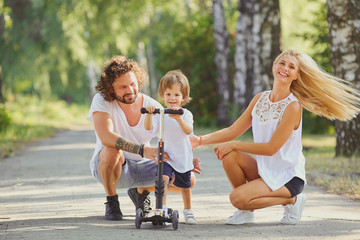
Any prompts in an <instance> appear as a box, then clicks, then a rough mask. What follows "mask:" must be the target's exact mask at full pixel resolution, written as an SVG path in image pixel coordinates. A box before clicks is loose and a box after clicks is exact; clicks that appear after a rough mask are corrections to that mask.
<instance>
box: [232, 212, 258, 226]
mask: <svg viewBox="0 0 360 240" xmlns="http://www.w3.org/2000/svg"><path fill="white" fill-rule="evenodd" d="M254 222H255V214H254V212H251V211H248V210H237V211H236V212H235V213H234V215H232V216H231V217H229V218H228V219H226V220H225V224H230V225H240V224H246V223H254Z"/></svg>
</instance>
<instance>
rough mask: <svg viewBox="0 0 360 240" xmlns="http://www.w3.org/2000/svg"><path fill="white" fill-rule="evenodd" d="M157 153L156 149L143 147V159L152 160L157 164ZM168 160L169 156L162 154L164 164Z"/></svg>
mask: <svg viewBox="0 0 360 240" xmlns="http://www.w3.org/2000/svg"><path fill="white" fill-rule="evenodd" d="M158 151H159V149H158V148H157V147H144V157H145V158H148V159H151V160H153V161H154V162H156V163H158V159H157V157H158ZM169 160H170V157H169V155H168V154H167V153H166V152H164V162H167V161H169Z"/></svg>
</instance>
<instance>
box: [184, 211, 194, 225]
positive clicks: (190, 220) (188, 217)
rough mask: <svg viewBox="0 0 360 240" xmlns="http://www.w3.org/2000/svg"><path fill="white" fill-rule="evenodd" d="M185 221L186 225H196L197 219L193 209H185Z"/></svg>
mask: <svg viewBox="0 0 360 240" xmlns="http://www.w3.org/2000/svg"><path fill="white" fill-rule="evenodd" d="M183 213H184V219H185V223H186V224H196V219H195V215H194V213H193V211H192V210H191V209H184V212H183Z"/></svg>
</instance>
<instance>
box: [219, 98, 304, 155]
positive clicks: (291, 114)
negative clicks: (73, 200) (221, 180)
mask: <svg viewBox="0 0 360 240" xmlns="http://www.w3.org/2000/svg"><path fill="white" fill-rule="evenodd" d="M301 114H302V112H301V105H300V103H299V102H292V103H290V104H289V106H288V107H287V108H286V109H285V112H284V114H283V117H282V119H281V120H280V122H279V125H278V127H277V128H276V130H275V132H274V134H273V135H272V137H271V139H270V141H269V142H267V143H248V142H240V141H234V142H229V143H223V144H220V145H219V146H217V147H216V148H215V150H214V151H215V154H216V156H217V157H218V159H220V160H221V159H222V158H223V157H224V156H225V155H226V154H228V153H229V152H231V151H234V150H237V151H242V152H247V153H252V154H257V155H267V156H272V155H274V154H275V153H276V152H278V151H279V150H280V148H281V147H282V146H283V145H284V144H285V142H286V141H287V140H288V139H289V137H290V135H291V133H292V131H293V130H295V129H297V128H298V127H299V124H300V119H301Z"/></svg>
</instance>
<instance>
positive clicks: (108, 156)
mask: <svg viewBox="0 0 360 240" xmlns="http://www.w3.org/2000/svg"><path fill="white" fill-rule="evenodd" d="M124 162H125V157H124V154H123V153H122V151H119V150H117V149H116V148H110V147H105V148H103V149H102V150H101V152H100V155H99V166H98V171H99V172H102V171H106V172H113V173H114V174H116V175H120V171H121V167H122V165H123V164H124ZM119 177H120V176H119Z"/></svg>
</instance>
